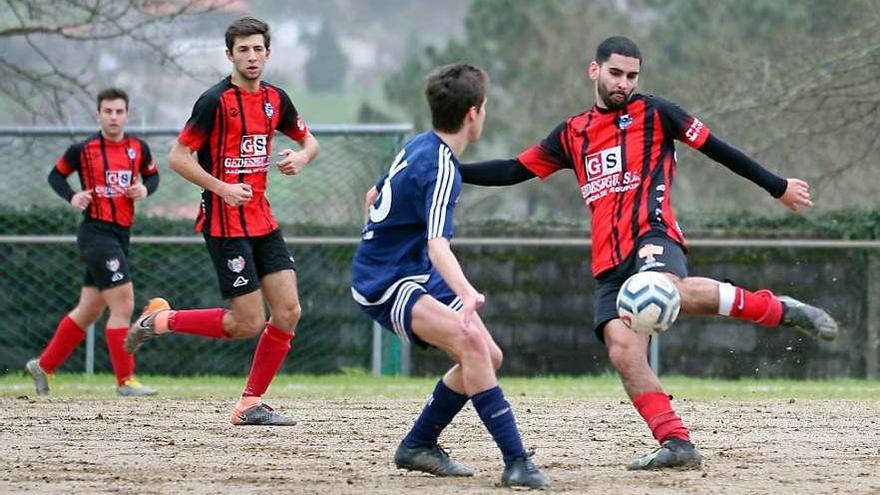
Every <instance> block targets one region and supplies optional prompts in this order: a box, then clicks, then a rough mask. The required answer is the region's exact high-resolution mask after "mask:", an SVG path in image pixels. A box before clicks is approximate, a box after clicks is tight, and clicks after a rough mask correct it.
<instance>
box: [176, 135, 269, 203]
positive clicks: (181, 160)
mask: <svg viewBox="0 0 880 495" xmlns="http://www.w3.org/2000/svg"><path fill="white" fill-rule="evenodd" d="M168 164H169V165H170V166H171V170H174V171H175V172H177V173H178V174H180V176H181V177H183V178H184V179H186V180H188V181H190V182H192V183H193V184H195V185H197V186H200V187H201V188H202V189H205V190H208V191H211V192H212V193H214V194H216V195H218V196H220V197H221V198H223V200H224V201H226V203H228V204H230V205H232V206H240V205H243V204H244V203H247V202H248V201H250V199H251V198H252V197H253V196H254V192H253V189H251V186H250V184H244V183H236V184H230V183H228V182H223V181H222V180H220V179H218V178H216V177H214V176H212V175H211V174H209V173H208V172H205V170H204V169H203V168H202V167H201V166H200V165H199V163H198V162H197V161H196V159H195V158H193V155H192V150H191V149H189V148H188V147H187V146H185V145H183V144H180V143H179V142H177V143H174V146H172V147H171V152H170V153H168Z"/></svg>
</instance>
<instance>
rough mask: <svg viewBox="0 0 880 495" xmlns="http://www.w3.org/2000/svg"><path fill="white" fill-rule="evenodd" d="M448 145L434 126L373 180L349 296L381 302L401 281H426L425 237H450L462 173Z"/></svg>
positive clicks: (365, 301)
mask: <svg viewBox="0 0 880 495" xmlns="http://www.w3.org/2000/svg"><path fill="white" fill-rule="evenodd" d="M457 165H458V162H457V160H456V158H455V156H453V154H452V150H451V149H450V148H449V146H447V145H446V143H444V142H443V140H441V139H440V137H439V136H437V134H435V133H434V132H433V131H429V132H425V133H422V134H419V135H417V136H415V137H414V138H413V139H411V140H410V141H409V142H408V143H406V145H405V146H404V147H403V149H402V150H401V151H400V153H398V154H397V157H395V159H394V163H392V164H391V168H390V169H389V170H388V173H387V174H386V175H385V176H384V177H382V179H381V180H380V181H379V182H378V183H377V184H376V189H377V190H378V191H379V197H378V198H376V201H375V202H374V203H373V205H372V206H370V218H369V220H368V221H367V224H366V226H365V227H364V231H363V235H362V236H361V243H360V246H359V247H358V249H357V252H356V253H355V255H354V262H353V266H352V295H353V297H354V299H355V301H357V302H358V303H359V304H361V305H375V304H381V303H384V302H385V301H386V300H387V299H388V298H390V297H391V296H392V295H393V293H394V291H395V290H396V289H397V288H398V287H399V286H400V284H402V283H404V282H406V281H408V280H412V281H415V282H419V283H424V282H426V281H427V280H428V277H429V274H430V273H431V270H432V266H431V262H430V261H429V260H428V239H433V238H435V237H446V238H447V239H451V238H452V234H453V220H452V217H453V211H454V209H455V202H456V201H457V200H458V195H459V193H460V191H461V174H459V172H458V167H457Z"/></svg>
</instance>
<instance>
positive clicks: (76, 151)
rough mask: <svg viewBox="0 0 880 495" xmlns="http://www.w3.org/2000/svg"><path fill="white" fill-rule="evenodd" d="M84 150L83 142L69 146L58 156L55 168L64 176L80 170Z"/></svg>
mask: <svg viewBox="0 0 880 495" xmlns="http://www.w3.org/2000/svg"><path fill="white" fill-rule="evenodd" d="M82 150H83V146H82V143H77V144H74V145H71V146H70V147H69V148H67V150H66V151H65V152H64V154H63V155H61V156H60V157H58V160H56V161H55V170H57V171H58V172H59V173H60V174H61V175H63V176H64V177H68V176H69V175H70V174H72V173H74V172H76V171H77V170H79V169H80V157H81V156H82Z"/></svg>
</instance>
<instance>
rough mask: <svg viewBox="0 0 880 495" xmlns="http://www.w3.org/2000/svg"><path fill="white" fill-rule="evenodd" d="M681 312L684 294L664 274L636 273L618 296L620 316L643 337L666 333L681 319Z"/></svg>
mask: <svg viewBox="0 0 880 495" xmlns="http://www.w3.org/2000/svg"><path fill="white" fill-rule="evenodd" d="M680 309H681V295H680V294H679V293H678V289H677V288H676V287H675V284H673V283H672V280H670V279H669V277H667V276H666V275H664V274H662V273H658V272H640V273H636V274H635V275H633V276H631V277H630V278H628V279H626V282H624V283H623V286H622V287H621V288H620V292H618V293H617V315H618V316H619V317H620V319H621V320H623V322H624V323H625V324H626V325H627V326H628V327H630V328H632V329H633V330H634V331H636V332H637V333H640V334H643V335H654V334H656V333H662V332H665V331H666V329H668V328H669V327H670V326H671V325H672V324H673V323H674V322H675V319H676V318H678V312H679V310H680Z"/></svg>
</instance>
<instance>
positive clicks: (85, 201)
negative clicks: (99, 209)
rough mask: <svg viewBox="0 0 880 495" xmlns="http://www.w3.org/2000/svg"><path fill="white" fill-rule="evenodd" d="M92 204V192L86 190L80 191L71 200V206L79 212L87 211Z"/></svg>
mask: <svg viewBox="0 0 880 495" xmlns="http://www.w3.org/2000/svg"><path fill="white" fill-rule="evenodd" d="M91 202H92V190H91V189H86V190H85V191H80V192H78V193H76V194H74V195H73V197H72V198H70V206H73V207H74V208H76V209H77V210H85V209H86V208H88V207H89V203H91Z"/></svg>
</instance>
